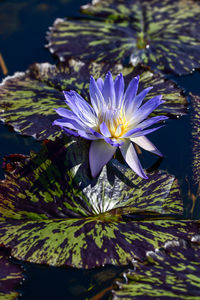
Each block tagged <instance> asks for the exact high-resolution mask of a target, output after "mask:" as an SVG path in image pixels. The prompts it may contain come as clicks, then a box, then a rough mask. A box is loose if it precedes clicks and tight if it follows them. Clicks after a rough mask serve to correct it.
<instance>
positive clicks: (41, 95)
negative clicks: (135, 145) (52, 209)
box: [0, 60, 186, 140]
mask: <svg viewBox="0 0 200 300" xmlns="http://www.w3.org/2000/svg"><path fill="white" fill-rule="evenodd" d="M108 68H109V66H107V65H106V64H96V63H92V64H90V65H89V66H88V65H85V64H84V63H81V62H79V61H74V60H71V61H69V63H68V65H66V64H65V65H63V64H60V65H59V66H58V67H56V66H53V65H50V64H48V63H44V64H34V65H32V66H31V67H30V68H29V69H28V70H27V71H26V72H25V73H16V74H15V75H14V76H11V77H8V78H7V79H6V80H4V82H3V83H2V84H1V85H0V118H1V119H2V120H4V121H5V122H6V123H7V124H9V125H11V126H13V127H14V129H15V130H17V131H19V132H20V133H22V134H25V135H32V136H34V137H35V138H37V139H39V140H43V139H47V138H48V139H55V137H56V136H59V135H60V134H61V130H60V128H58V126H52V122H53V121H54V120H55V119H57V118H58V115H57V114H56V112H55V110H54V109H55V108H58V107H66V104H65V102H64V96H63V94H62V92H61V91H62V90H71V89H72V90H76V91H77V92H79V93H81V94H82V96H83V97H84V98H86V99H88V91H89V90H88V89H89V80H90V75H94V76H95V78H98V77H99V76H101V75H103V76H105V74H106V72H107V71H108ZM111 71H112V72H113V75H117V74H118V73H119V72H121V71H122V72H123V74H124V76H125V81H126V85H127V84H128V82H129V81H130V80H131V79H132V78H133V77H134V76H135V75H137V74H141V83H140V90H142V89H143V88H146V87H147V86H154V88H153V89H152V90H151V92H150V93H149V95H148V97H147V98H146V99H149V98H150V97H153V96H155V95H159V94H162V95H163V99H164V100H165V103H164V104H163V105H162V106H161V107H159V109H158V110H157V113H159V114H160V113H162V114H167V115H169V116H176V115H182V114H184V113H185V112H186V99H185V97H184V96H183V94H182V93H181V90H180V89H178V88H177V87H176V86H175V84H174V83H172V82H171V81H166V80H164V79H163V77H161V76H159V75H154V74H153V73H152V72H150V71H148V70H147V69H145V68H141V67H140V68H137V69H135V70H133V68H126V69H123V70H122V66H120V65H116V66H115V67H114V68H113V69H112V70H111Z"/></svg>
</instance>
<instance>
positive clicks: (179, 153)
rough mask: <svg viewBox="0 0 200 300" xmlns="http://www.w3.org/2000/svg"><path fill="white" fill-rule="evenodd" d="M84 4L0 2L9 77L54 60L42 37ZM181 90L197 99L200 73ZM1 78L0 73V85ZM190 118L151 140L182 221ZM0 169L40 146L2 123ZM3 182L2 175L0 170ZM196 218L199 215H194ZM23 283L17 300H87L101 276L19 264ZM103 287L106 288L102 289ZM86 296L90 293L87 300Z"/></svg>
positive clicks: (0, 39)
mask: <svg viewBox="0 0 200 300" xmlns="http://www.w3.org/2000/svg"><path fill="white" fill-rule="evenodd" d="M85 3H87V0H85V1H84V0H76V1H75V0H57V1H50V0H49V1H42V2H41V1H39V0H38V1H37V0H29V1H17V0H15V1H11V0H10V1H8V0H0V52H1V53H2V55H3V57H4V60H5V62H6V65H7V67H8V71H9V75H12V74H13V73H14V72H16V71H24V70H25V69H27V67H28V66H29V65H30V64H31V63H33V62H36V61H37V62H45V61H48V62H51V63H55V62H56V60H54V59H53V58H52V55H51V54H50V53H49V52H48V50H46V49H45V48H44V45H45V43H46V40H45V35H46V31H47V29H48V26H51V25H52V23H53V21H54V20H55V19H56V18H57V17H60V18H62V17H65V16H75V15H78V11H79V7H80V5H82V4H85ZM169 77H170V79H173V80H174V81H176V82H177V83H178V85H180V86H181V87H182V88H184V89H185V92H186V93H187V94H189V92H192V93H194V94H200V84H199V83H200V73H199V72H194V73H193V74H192V75H187V76H182V77H177V76H169ZM2 78H3V74H2V73H1V70H0V79H2ZM189 118H190V115H189V114H188V115H187V116H184V117H182V118H181V119H180V120H169V121H167V125H166V126H165V127H164V128H163V129H162V130H160V131H158V132H155V133H154V134H153V135H152V136H151V140H152V141H153V142H154V143H155V144H156V145H157V146H158V148H159V150H160V151H161V152H162V153H164V154H165V157H166V158H165V159H164V160H163V161H162V163H161V165H160V168H162V169H166V170H168V171H169V173H171V174H174V175H175V176H177V177H178V179H179V181H180V185H181V188H182V193H183V198H184V205H185V216H186V217H189V216H190V214H189V208H190V203H189V202H188V198H187V192H188V186H187V178H188V177H190V176H191V167H190V165H191V146H190V145H191V143H190V140H191V136H190V125H189ZM0 141H1V143H0V144H1V147H0V160H1V161H0V164H1V162H2V157H3V156H4V155H6V154H11V153H23V154H29V151H30V149H32V150H35V151H37V150H39V148H40V143H38V142H36V141H35V140H34V139H33V138H30V137H22V136H20V135H19V134H17V133H14V132H12V131H11V130H10V129H9V128H8V127H7V126H5V125H4V124H3V123H1V124H0ZM148 155H149V154H146V156H145V157H144V159H143V163H144V166H145V167H148V164H149V159H151V158H150V156H148ZM0 177H1V178H3V171H2V170H0ZM193 216H194V217H198V212H197V211H196V212H194V214H193ZM23 266H24V268H25V270H26V272H25V281H24V283H23V285H22V286H21V287H20V288H19V289H18V290H19V291H20V293H21V297H20V299H21V300H42V299H49V300H54V299H58V300H62V299H63V300H66V299H86V297H87V290H88V289H89V288H90V287H91V285H92V284H94V283H97V282H99V286H98V287H97V290H101V288H104V283H103V282H102V276H101V274H102V270H101V269H99V270H92V271H91V270H90V271H86V270H76V269H66V268H53V267H45V266H37V265H32V264H23ZM105 271H106V273H105V275H104V277H106V276H108V278H112V276H114V275H113V274H114V273H115V272H119V269H116V268H113V267H110V268H106V269H105ZM105 286H106V285H105ZM88 295H89V296H91V295H92V293H89V294H88Z"/></svg>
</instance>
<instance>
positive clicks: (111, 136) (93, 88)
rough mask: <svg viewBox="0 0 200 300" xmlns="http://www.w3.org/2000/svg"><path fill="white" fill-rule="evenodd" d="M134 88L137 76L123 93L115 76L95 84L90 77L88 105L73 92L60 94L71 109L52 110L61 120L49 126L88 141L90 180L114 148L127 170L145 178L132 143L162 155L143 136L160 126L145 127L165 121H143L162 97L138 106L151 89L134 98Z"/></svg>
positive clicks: (121, 85) (152, 119)
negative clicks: (89, 143)
mask: <svg viewBox="0 0 200 300" xmlns="http://www.w3.org/2000/svg"><path fill="white" fill-rule="evenodd" d="M138 85H139V76H137V77H134V78H133V79H132V80H131V82H130V83H129V85H128V88H127V89H126V91H124V79H123V75H122V74H119V75H118V76H117V77H116V79H115V80H114V81H113V78H112V75H111V73H110V72H108V73H107V75H106V77H105V80H104V81H103V80H102V78H98V79H97V81H95V80H94V78H93V77H92V76H91V80H90V100H91V105H90V104H88V103H87V102H86V101H85V100H84V99H83V98H82V97H81V96H80V95H79V94H77V93H76V92H75V91H70V92H64V95H65V99H66V101H65V102H66V104H67V105H68V107H69V108H70V109H71V110H68V109H64V108H58V109H56V112H57V113H58V114H59V115H60V116H62V117H64V118H63V119H58V120H55V121H54V123H53V124H54V125H59V126H60V127H61V128H62V129H64V130H65V132H66V133H67V134H71V135H74V136H81V137H83V138H85V139H88V140H92V142H91V145H90V150H89V163H90V169H91V174H92V176H93V177H96V176H97V175H98V173H99V172H100V171H101V169H102V167H103V166H104V165H105V164H107V162H108V161H109V160H110V159H111V158H112V157H113V155H114V153H115V151H116V149H117V147H119V149H120V151H121V153H122V155H123V157H124V159H125V161H126V162H127V164H128V165H129V166H130V167H131V169H132V170H133V171H134V172H136V173H137V174H138V175H139V176H141V177H142V178H145V179H147V178H148V177H147V175H146V174H145V173H144V170H143V169H142V166H141V164H140V161H139V159H138V157H137V153H136V151H135V148H134V145H133V143H135V144H137V145H138V146H139V147H141V148H143V149H145V150H147V151H150V152H152V153H154V154H156V155H159V156H162V154H161V153H160V151H159V150H158V149H157V148H156V147H155V146H154V145H153V144H152V143H151V142H150V141H149V140H148V139H147V137H146V136H145V135H147V134H149V133H151V132H153V131H155V130H157V129H159V128H160V127H161V126H160V127H156V128H151V129H147V127H149V126H152V125H153V124H155V123H157V122H159V121H163V120H165V119H167V117H165V116H156V117H151V118H148V119H147V117H148V116H149V114H150V113H151V112H152V111H153V110H154V109H156V108H157V107H158V106H159V105H160V104H162V103H163V101H162V100H161V98H162V96H161V95H160V96H155V97H153V98H152V99H150V100H149V101H147V102H146V103H145V104H143V105H142V106H141V104H142V101H143V99H144V98H145V96H146V95H147V93H148V92H149V91H150V90H151V89H152V87H148V88H146V89H144V90H143V91H142V92H141V93H139V94H138V95H137V90H138ZM132 142H133V143H132Z"/></svg>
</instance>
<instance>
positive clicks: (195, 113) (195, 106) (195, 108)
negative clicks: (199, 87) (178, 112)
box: [191, 95, 200, 183]
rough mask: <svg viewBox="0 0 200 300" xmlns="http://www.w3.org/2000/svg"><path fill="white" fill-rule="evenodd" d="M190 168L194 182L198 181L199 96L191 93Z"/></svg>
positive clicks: (199, 141) (199, 175)
mask: <svg viewBox="0 0 200 300" xmlns="http://www.w3.org/2000/svg"><path fill="white" fill-rule="evenodd" d="M191 106H192V114H191V125H192V168H193V178H194V181H195V183H200V97H199V96H194V95H191Z"/></svg>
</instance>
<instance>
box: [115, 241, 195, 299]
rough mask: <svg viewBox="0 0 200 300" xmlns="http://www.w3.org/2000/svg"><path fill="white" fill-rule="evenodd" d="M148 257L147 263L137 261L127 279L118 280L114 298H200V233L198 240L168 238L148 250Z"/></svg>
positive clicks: (127, 273)
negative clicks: (152, 249) (153, 248)
mask: <svg viewBox="0 0 200 300" xmlns="http://www.w3.org/2000/svg"><path fill="white" fill-rule="evenodd" d="M193 239H196V237H194V238H193ZM146 258H147V262H145V264H141V263H136V262H135V264H134V267H135V268H134V270H131V269H130V270H129V271H128V272H126V275H127V279H128V281H127V283H120V282H119V281H118V283H117V285H118V287H119V288H116V285H115V286H114V287H115V288H114V290H113V291H112V296H113V297H111V299H116V300H118V299H152V300H153V299H173V300H174V299H176V300H178V299H186V300H187V299H188V300H189V299H196V300H197V299H199V298H200V282H199V273H200V264H199V261H200V246H199V237H198V243H196V242H190V241H188V240H187V241H186V240H178V241H171V242H167V243H165V244H164V246H163V247H162V248H161V249H159V250H156V251H151V252H147V255H146ZM123 276H125V273H124V274H123Z"/></svg>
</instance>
